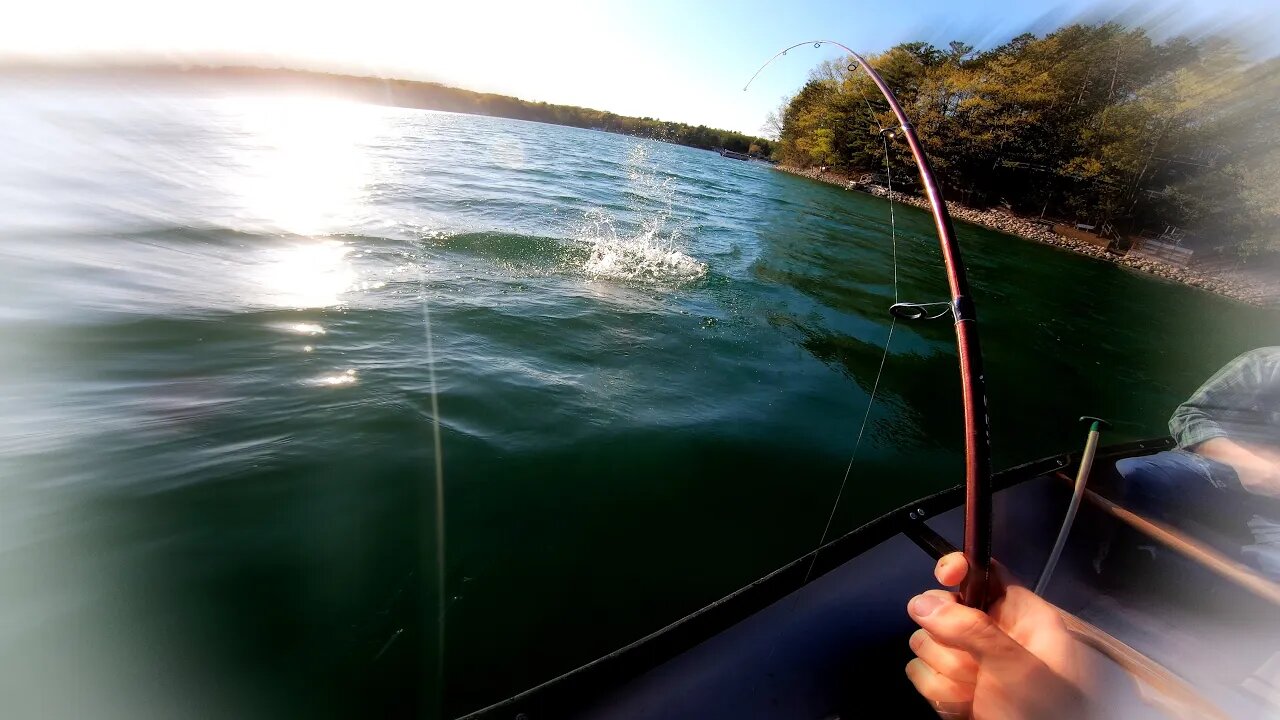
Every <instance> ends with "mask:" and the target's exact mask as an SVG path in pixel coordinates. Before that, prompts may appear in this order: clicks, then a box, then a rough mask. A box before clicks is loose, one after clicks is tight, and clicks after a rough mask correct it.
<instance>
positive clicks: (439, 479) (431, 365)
mask: <svg viewBox="0 0 1280 720" xmlns="http://www.w3.org/2000/svg"><path fill="white" fill-rule="evenodd" d="M426 261H427V258H426V254H425V253H424V254H423V255H422V259H421V260H420V261H419V263H418V293H419V297H420V298H421V299H422V331H423V333H424V334H425V335H426V339H427V386H428V390H429V392H430V393H431V441H432V445H433V446H434V449H435V453H434V455H435V458H434V459H435V520H436V532H435V544H436V553H435V560H436V587H437V589H436V592H437V593H438V598H439V601H438V603H437V612H436V617H435V626H436V647H435V656H436V696H437V699H438V701H439V703H438V712H437V715H438V716H439V717H444V712H443V710H444V630H445V608H446V607H448V601H449V600H448V598H449V596H448V594H447V593H446V592H445V564H444V559H445V553H444V539H445V535H444V517H445V514H444V450H443V446H442V444H441V442H440V396H439V388H438V387H437V385H436V356H435V345H434V344H433V342H432V339H431V302H430V300H428V299H427V283H426V277H425V275H424V273H423V269H422V267H423V265H424V264H425V263H426Z"/></svg>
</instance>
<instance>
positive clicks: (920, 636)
mask: <svg viewBox="0 0 1280 720" xmlns="http://www.w3.org/2000/svg"><path fill="white" fill-rule="evenodd" d="M923 644H924V630H917V631H915V632H913V633H911V637H910V638H908V639H907V645H908V646H909V647H910V648H911V650H912V652H916V651H918V650H920V646H921V645H923Z"/></svg>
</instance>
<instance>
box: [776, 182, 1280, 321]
mask: <svg viewBox="0 0 1280 720" xmlns="http://www.w3.org/2000/svg"><path fill="white" fill-rule="evenodd" d="M774 167H775V168H776V169H777V170H781V171H782V172H786V173H791V174H792V175H800V176H802V177H807V178H809V179H811V180H817V181H819V182H825V183H830V184H832V185H838V186H840V187H843V188H845V189H847V190H860V191H863V192H866V193H869V194H871V195H875V196H876V197H882V198H887V197H888V195H889V191H888V190H887V189H886V188H884V187H882V186H880V185H877V184H873V183H870V182H867V181H866V179H865V178H863V177H858V178H851V177H849V176H847V175H844V174H842V173H837V172H834V171H831V170H826V171H823V170H821V169H820V168H796V167H790V166H786V165H775V166H774ZM893 201H894V202H899V203H903V204H906V205H914V206H916V207H919V208H927V207H928V203H927V202H926V201H925V199H924V198H922V197H918V196H915V195H908V194H906V193H901V192H898V191H896V190H895V191H894V193H893ZM947 211H948V212H950V213H951V217H953V218H955V219H957V220H963V221H965V222H968V223H973V224H974V225H981V226H983V227H986V228H990V229H992V230H998V231H1000V232H1003V233H1007V234H1009V235H1015V236H1017V237H1020V238H1025V239H1027V240H1034V241H1036V242H1039V243H1043V244H1045V245H1052V246H1054V247H1058V248H1062V249H1064V250H1070V251H1072V252H1075V253H1078V254H1081V255H1088V256H1089V257H1092V258H1096V259H1098V260H1103V261H1106V262H1110V263H1115V264H1116V265H1121V266H1123V267H1127V268H1131V269H1133V270H1137V271H1140V272H1145V273H1149V274H1151V275H1156V276H1158V277H1162V278H1165V279H1167V280H1172V281H1175V282H1180V283H1183V284H1185V285H1190V286H1192V287H1197V288H1201V289H1203V290H1208V291H1209V292H1213V293H1217V294H1219V295H1225V296H1226V297H1229V298H1233V299H1236V300H1240V301H1243V302H1247V303H1250V304H1254V305H1274V304H1276V303H1277V300H1278V299H1280V287H1277V284H1276V283H1274V282H1272V283H1266V282H1259V281H1257V280H1256V279H1254V278H1248V277H1244V276H1229V275H1224V274H1217V273H1215V274H1210V273H1207V272H1203V271H1200V270H1197V269H1194V268H1184V267H1178V266H1177V265H1171V264H1169V263H1165V262H1161V261H1159V260H1153V259H1151V258H1145V257H1138V256H1132V257H1130V256H1127V255H1118V254H1115V253H1110V252H1107V251H1106V250H1105V249H1104V248H1102V247H1100V246H1098V245H1093V244H1091V243H1088V242H1082V241H1080V240H1075V239H1072V238H1068V237H1063V236H1062V235H1058V234H1057V233H1055V232H1053V231H1052V230H1051V229H1049V228H1048V227H1045V226H1044V225H1043V224H1037V223H1034V222H1032V221H1030V220H1027V219H1025V218H1021V217H1018V216H1016V215H1012V214H1010V213H1008V212H1006V211H1004V210H996V209H987V210H975V209H973V208H970V207H965V206H964V205H960V204H958V203H955V202H950V201H948V202H947Z"/></svg>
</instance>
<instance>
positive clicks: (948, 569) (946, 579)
mask: <svg viewBox="0 0 1280 720" xmlns="http://www.w3.org/2000/svg"><path fill="white" fill-rule="evenodd" d="M968 573H969V562H968V561H967V560H965V559H964V553H962V552H953V553H950V554H947V555H943V556H942V557H941V558H939V559H938V564H937V565H935V566H934V568H933V576H934V577H936V578H938V582H940V583H942V585H943V586H944V587H956V586H958V585H959V584H960V583H962V582H964V576H965V575H967V574H968Z"/></svg>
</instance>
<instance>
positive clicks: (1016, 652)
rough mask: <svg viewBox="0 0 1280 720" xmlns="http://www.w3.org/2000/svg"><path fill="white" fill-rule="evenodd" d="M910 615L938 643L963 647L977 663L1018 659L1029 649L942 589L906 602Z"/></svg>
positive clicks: (977, 611) (987, 616)
mask: <svg viewBox="0 0 1280 720" xmlns="http://www.w3.org/2000/svg"><path fill="white" fill-rule="evenodd" d="M907 612H908V613H910V614H911V617H912V618H913V619H914V620H915V621H916V623H918V624H919V625H920V627H922V628H924V629H925V630H927V631H928V632H929V634H930V635H932V636H933V638H934V639H935V640H937V641H938V642H940V643H942V644H944V645H949V646H950V647H953V648H956V649H957V650H963V651H965V652H967V653H969V654H970V655H972V656H973V657H974V659H976V660H977V661H978V662H992V661H999V660H1001V659H1006V658H1016V657H1019V656H1021V655H1023V654H1025V653H1026V652H1027V650H1026V649H1025V648H1023V647H1022V646H1021V645H1019V644H1018V643H1017V641H1015V640H1014V639H1013V638H1011V637H1009V636H1008V635H1007V634H1005V632H1004V630H1001V629H1000V628H999V627H998V626H997V625H996V624H995V621H994V620H992V619H991V616H990V615H988V614H986V613H984V612H982V611H981V610H975V609H974V608H971V607H965V606H964V605H961V604H959V603H957V602H956V600H955V596H954V595H953V594H951V593H946V592H943V591H941V590H930V591H928V592H926V593H923V594H921V595H917V596H915V597H914V598H912V599H911V602H910V603H908V604H907Z"/></svg>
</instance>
